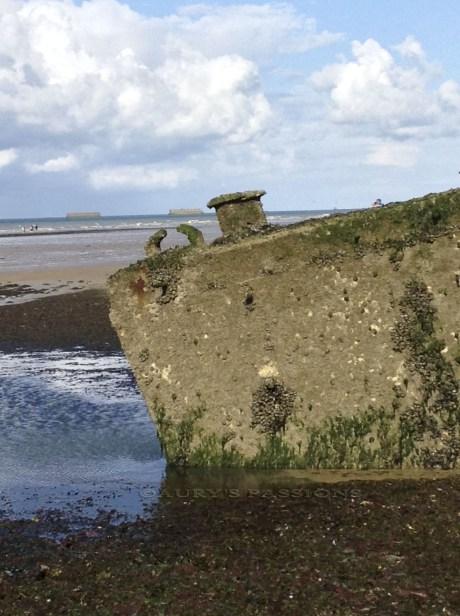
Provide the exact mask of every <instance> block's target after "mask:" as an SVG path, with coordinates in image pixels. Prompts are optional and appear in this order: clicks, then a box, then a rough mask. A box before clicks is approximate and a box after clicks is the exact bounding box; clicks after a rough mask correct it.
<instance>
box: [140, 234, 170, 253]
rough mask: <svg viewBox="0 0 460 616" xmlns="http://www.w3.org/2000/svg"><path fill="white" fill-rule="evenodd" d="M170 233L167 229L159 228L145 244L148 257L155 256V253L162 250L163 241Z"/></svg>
mask: <svg viewBox="0 0 460 616" xmlns="http://www.w3.org/2000/svg"><path fill="white" fill-rule="evenodd" d="M167 235H168V232H167V231H166V229H158V231H155V233H154V234H153V235H152V236H151V237H150V238H149V239H148V241H147V243H146V244H145V248H144V250H145V254H146V255H147V257H154V256H155V255H157V254H159V253H160V252H161V242H162V241H163V240H164V239H165V237H166V236H167Z"/></svg>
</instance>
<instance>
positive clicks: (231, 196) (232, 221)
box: [207, 190, 267, 235]
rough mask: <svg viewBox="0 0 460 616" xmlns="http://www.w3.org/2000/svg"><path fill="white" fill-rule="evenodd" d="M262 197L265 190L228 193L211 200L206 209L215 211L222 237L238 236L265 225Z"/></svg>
mask: <svg viewBox="0 0 460 616" xmlns="http://www.w3.org/2000/svg"><path fill="white" fill-rule="evenodd" d="M264 195H265V190H248V191H246V192H236V193H228V194H225V195H220V196H219V197H215V198H214V199H211V201H209V203H208V205H207V207H208V208H210V209H213V208H214V209H215V210H216V213H217V219H218V220H219V225H220V228H221V230H222V233H223V234H224V235H235V234H237V235H239V234H242V233H244V232H245V231H248V230H249V231H256V230H257V229H261V228H262V227H264V226H266V225H267V219H266V217H265V213H264V211H263V208H262V203H261V201H260V199H261V197H263V196H264Z"/></svg>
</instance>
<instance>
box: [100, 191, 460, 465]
mask: <svg viewBox="0 0 460 616" xmlns="http://www.w3.org/2000/svg"><path fill="white" fill-rule="evenodd" d="M224 202H225V200H224ZM241 207H243V206H241ZM459 259H460V190H451V191H447V192H445V193H440V194H439V195H428V196H426V197H422V198H417V199H411V200H410V201H408V202H404V203H395V204H390V205H387V206H385V207H382V208H379V209H373V210H367V211H362V212H357V211H355V212H352V213H350V214H347V215H336V216H332V217H330V218H326V219H322V220H312V221H305V222H304V223H300V224H296V225H292V226H290V227H286V228H282V229H279V230H274V231H272V232H271V233H270V234H269V235H264V234H263V233H260V234H256V235H253V236H251V237H247V238H246V239H242V240H240V241H235V242H234V243H231V244H226V245H213V246H203V247H202V248H201V249H200V250H196V249H194V248H193V247H187V248H185V249H184V248H181V249H172V250H167V251H164V252H163V253H161V254H158V255H156V256H154V257H152V258H149V259H145V260H144V261H140V262H138V263H137V264H135V265H134V266H131V267H130V268H126V269H125V270H122V271H121V272H119V273H117V274H115V275H114V276H113V277H112V278H111V280H110V295H111V307H112V309H111V318H112V322H113V324H114V326H115V328H116V330H117V331H118V333H119V336H120V340H121V344H122V346H123V349H124V350H125V353H126V355H127V357H128V360H129V362H130V364H131V365H132V367H133V370H134V373H135V376H136V379H137V381H138V383H139V387H140V389H141V391H142V392H143V394H144V397H145V399H146V402H147V405H148V407H149V409H150V412H151V414H152V417H153V419H154V420H155V421H156V422H157V427H158V431H159V433H160V438H161V440H162V443H163V445H164V450H165V454H166V457H167V459H168V461H169V462H170V463H171V464H180V465H196V466H233V467H234V466H238V467H244V468H317V469H325V468H342V469H346V468H351V469H391V468H399V469H403V470H404V469H409V468H457V467H458V464H459V462H458V457H459V449H460V447H459V424H460V412H459V404H458V399H459V377H460V363H459V362H458V360H457V358H458V357H459V356H460V322H459V319H458V303H459V299H460V286H459V269H460V266H459ZM160 407H161V408H162V409H163V410H162V411H161V412H160V413H158V410H157V409H158V408H160ZM196 409H206V412H202V413H201V414H198V415H197V414H196ZM192 419H193V421H192Z"/></svg>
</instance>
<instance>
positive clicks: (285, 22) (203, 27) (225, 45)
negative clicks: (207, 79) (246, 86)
mask: <svg viewBox="0 0 460 616" xmlns="http://www.w3.org/2000/svg"><path fill="white" fill-rule="evenodd" d="M172 23H173V24H174V27H173V28H171V36H172V37H173V38H176V37H177V38H179V39H180V40H181V41H188V42H189V43H190V44H191V45H193V47H194V48H197V47H198V48H200V49H201V50H202V51H203V52H205V53H207V54H209V53H211V54H227V53H230V54H233V53H238V54H243V55H244V56H245V57H246V58H252V59H256V60H257V61H264V60H271V59H272V58H273V54H276V53H303V52H306V51H308V50H310V49H314V48H317V47H324V46H325V45H331V44H332V43H336V42H337V41H339V40H341V38H342V34H340V33H334V32H329V31H327V30H323V31H318V29H317V24H316V20H315V19H313V18H311V17H306V16H304V15H302V14H300V13H299V12H298V11H296V9H295V8H294V7H293V6H291V5H289V4H286V3H266V4H243V5H238V4H234V5H228V6H222V5H211V4H196V5H191V6H187V7H185V8H182V9H181V10H180V11H179V15H178V16H175V17H174V18H173V20H172Z"/></svg>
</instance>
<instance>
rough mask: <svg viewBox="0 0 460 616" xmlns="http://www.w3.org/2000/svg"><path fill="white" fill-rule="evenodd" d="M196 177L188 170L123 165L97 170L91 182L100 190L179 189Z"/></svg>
mask: <svg viewBox="0 0 460 616" xmlns="http://www.w3.org/2000/svg"><path fill="white" fill-rule="evenodd" d="M194 177H195V172H194V171H193V170H192V169H187V168H180V167H174V168H166V167H164V166H160V165H122V166H115V167H104V168H100V169H95V170H94V171H92V172H91V174H90V181H91V184H92V185H93V186H94V188H96V189H98V190H103V189H112V190H120V189H121V190H123V189H136V190H153V189H157V188H177V186H179V184H183V183H184V182H187V181H189V180H192V179H193V178H194Z"/></svg>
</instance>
